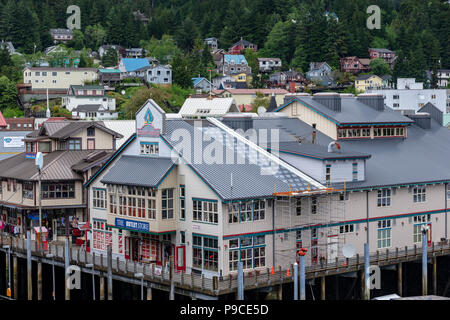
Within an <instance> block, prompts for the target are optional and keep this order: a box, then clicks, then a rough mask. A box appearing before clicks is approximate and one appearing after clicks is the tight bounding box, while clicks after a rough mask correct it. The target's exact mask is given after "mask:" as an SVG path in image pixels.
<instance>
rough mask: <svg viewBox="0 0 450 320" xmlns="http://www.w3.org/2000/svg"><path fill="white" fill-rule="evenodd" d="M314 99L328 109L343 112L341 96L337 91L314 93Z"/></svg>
mask: <svg viewBox="0 0 450 320" xmlns="http://www.w3.org/2000/svg"><path fill="white" fill-rule="evenodd" d="M313 100H314V101H317V102H319V103H321V104H323V105H324V106H326V107H327V108H328V109H330V110H332V111H335V112H341V97H340V96H339V94H338V93H336V92H319V93H316V94H314V96H313Z"/></svg>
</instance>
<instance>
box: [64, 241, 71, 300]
mask: <svg viewBox="0 0 450 320" xmlns="http://www.w3.org/2000/svg"><path fill="white" fill-rule="evenodd" d="M69 265H70V257H69V237H66V242H65V245H64V266H65V268H64V269H65V270H64V288H65V300H70V287H69V274H68V272H69Z"/></svg>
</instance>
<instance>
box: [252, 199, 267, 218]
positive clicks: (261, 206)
mask: <svg viewBox="0 0 450 320" xmlns="http://www.w3.org/2000/svg"><path fill="white" fill-rule="evenodd" d="M265 211H266V202H265V201H264V200H255V201H254V202H253V220H254V221H255V220H264V218H265V213H266V212H265Z"/></svg>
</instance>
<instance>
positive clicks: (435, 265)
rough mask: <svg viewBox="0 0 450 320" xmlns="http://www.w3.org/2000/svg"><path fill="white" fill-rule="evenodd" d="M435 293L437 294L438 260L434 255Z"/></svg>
mask: <svg viewBox="0 0 450 320" xmlns="http://www.w3.org/2000/svg"><path fill="white" fill-rule="evenodd" d="M433 294H434V295H435V296H437V261H436V257H433Z"/></svg>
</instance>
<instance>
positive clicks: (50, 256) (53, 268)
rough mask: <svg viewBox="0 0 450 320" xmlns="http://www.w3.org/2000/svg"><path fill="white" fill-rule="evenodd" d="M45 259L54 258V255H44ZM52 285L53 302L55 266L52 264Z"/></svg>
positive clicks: (54, 295) (54, 297) (54, 296)
mask: <svg viewBox="0 0 450 320" xmlns="http://www.w3.org/2000/svg"><path fill="white" fill-rule="evenodd" d="M46 257H47V258H49V259H51V258H53V257H54V255H53V254H52V253H49V254H47V255H46ZM52 278H53V281H52V285H53V291H52V296H53V300H56V294H55V264H54V263H52Z"/></svg>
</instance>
